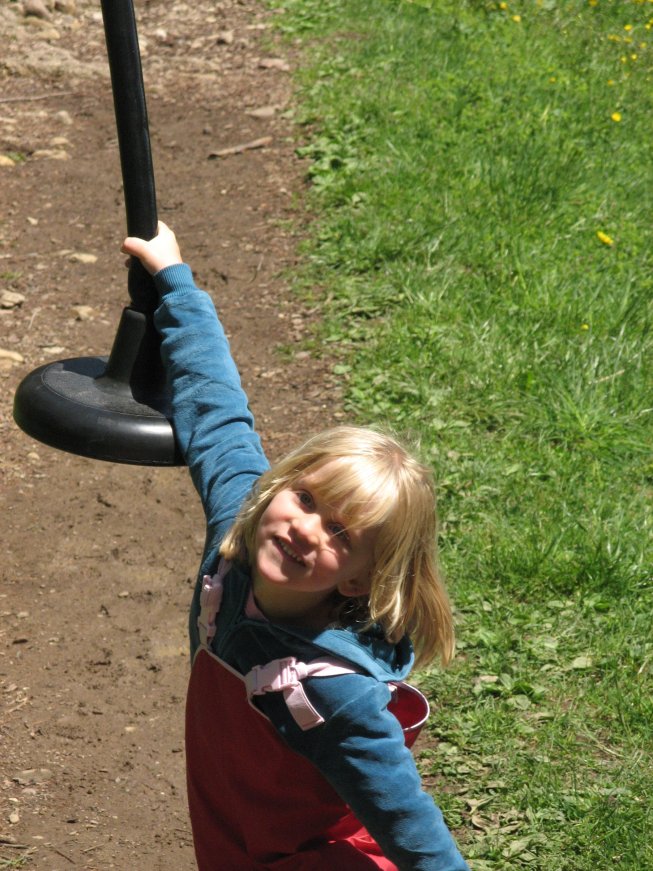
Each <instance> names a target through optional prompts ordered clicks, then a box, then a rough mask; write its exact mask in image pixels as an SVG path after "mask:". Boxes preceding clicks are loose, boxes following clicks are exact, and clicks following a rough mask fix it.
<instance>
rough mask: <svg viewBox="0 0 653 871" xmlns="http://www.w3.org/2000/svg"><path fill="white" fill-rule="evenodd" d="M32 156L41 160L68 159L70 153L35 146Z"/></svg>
mask: <svg viewBox="0 0 653 871" xmlns="http://www.w3.org/2000/svg"><path fill="white" fill-rule="evenodd" d="M32 157H36V158H37V159H39V158H40V159H43V160H70V155H69V154H68V152H67V151H61V150H58V149H55V148H37V149H36V151H35V152H34V153H33V154H32Z"/></svg>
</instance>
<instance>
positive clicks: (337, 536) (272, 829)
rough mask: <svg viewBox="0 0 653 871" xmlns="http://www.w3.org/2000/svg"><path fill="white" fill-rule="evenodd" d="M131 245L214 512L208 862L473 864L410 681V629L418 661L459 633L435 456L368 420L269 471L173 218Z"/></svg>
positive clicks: (199, 645) (203, 746) (205, 657)
mask: <svg viewBox="0 0 653 871" xmlns="http://www.w3.org/2000/svg"><path fill="white" fill-rule="evenodd" d="M122 250H123V251H124V252H125V253H127V254H130V255H132V256H135V257H138V258H140V259H141V261H142V263H143V264H144V266H145V268H146V269H148V271H149V272H150V273H152V274H153V275H154V280H155V284H156V286H157V289H158V291H159V293H160V295H161V304H160V307H159V308H158V309H157V311H156V313H155V324H156V327H157V329H158V330H159V332H160V334H161V337H162V346H161V353H162V357H163V361H164V365H165V367H166V371H167V375H168V380H169V385H170V390H171V396H172V405H173V419H174V426H175V433H176V436H177V439H178V441H179V444H180V446H181V450H182V452H183V455H184V457H185V459H186V461H187V463H188V466H189V469H190V473H191V475H192V477H193V481H194V483H195V486H196V487H197V490H198V492H199V495H200V497H201V499H202V504H203V506H204V509H205V513H206V518H207V538H206V542H207V543H206V548H205V553H204V557H203V560H202V565H201V567H200V573H199V580H198V584H197V587H196V591H195V596H194V599H193V605H192V609H191V617H190V637H191V653H192V657H193V666H192V670H191V677H190V683H189V690H188V698H187V709H186V759H187V779H188V796H189V806H190V814H191V821H192V826H193V838H194V843H195V852H196V857H197V863H198V867H199V868H200V871H255V869H256V871H263V869H274V871H334V869H339V871H377V869H385V871H396V869H403V871H409V869H410V871H463V869H467V871H468V867H467V865H466V863H465V862H464V860H463V859H462V857H461V855H460V853H459V852H458V849H457V848H456V845H455V843H454V841H453V839H452V837H451V834H450V833H449V831H448V829H447V827H446V825H445V823H444V821H443V818H442V814H441V812H440V810H439V809H438V808H437V806H436V805H435V803H434V802H433V800H432V798H431V797H430V796H429V795H428V794H427V793H426V792H424V791H423V790H422V788H421V784H420V778H419V774H418V772H417V769H416V767H415V764H414V761H413V757H412V755H411V753H410V750H409V749H408V747H407V744H406V736H405V733H404V729H403V728H402V722H400V720H402V721H403V726H405V727H407V729H408V730H409V731H410V727H415V726H416V725H419V722H420V720H422V721H423V719H424V714H423V711H422V709H421V707H420V702H421V700H422V698H423V697H421V695H420V694H418V693H417V692H416V691H414V690H413V691H411V688H409V687H407V686H406V685H405V684H403V683H402V682H403V680H404V678H405V677H406V676H407V674H408V673H409V671H410V669H411V667H412V666H413V662H414V660H415V656H414V654H413V647H412V644H411V641H409V637H408V636H409V634H410V636H411V638H412V643H413V644H414V645H415V649H416V652H417V662H418V663H421V664H425V663H427V662H428V661H430V660H431V659H432V658H433V657H434V655H439V656H440V658H441V660H442V661H443V662H445V663H446V662H447V660H448V659H449V658H450V656H451V654H452V649H453V628H452V620H451V611H450V608H449V604H448V601H447V597H446V593H445V591H444V589H443V587H442V584H441V582H440V580H439V578H438V574H437V566H436V559H435V540H436V528H435V507H434V494H433V488H432V483H431V479H430V476H429V473H428V471H427V470H426V469H425V468H424V467H423V466H421V465H420V464H419V463H418V462H416V460H414V459H413V458H412V457H411V456H410V455H408V454H407V453H406V451H405V450H404V449H403V448H402V447H401V445H399V444H398V443H397V442H396V441H395V440H394V439H392V438H389V437H388V436H385V435H381V434H379V433H376V432H373V431H370V430H366V429H361V428H357V427H340V428H336V429H335V430H331V431H329V432H326V433H323V434H322V435H318V436H316V437H314V438H313V439H310V440H309V441H308V442H307V443H306V444H305V445H303V446H302V447H300V448H299V449H297V450H296V451H294V452H293V453H292V454H290V456H288V457H287V458H286V459H284V460H282V461H281V462H279V463H278V464H277V465H276V466H275V467H274V468H272V469H270V468H269V465H268V463H267V460H266V459H265V456H264V454H263V451H262V448H261V444H260V441H259V438H258V435H257V434H256V432H255V430H254V426H253V419H252V416H251V414H250V411H249V408H248V405H247V397H246V396H245V394H244V392H243V390H242V388H241V386H240V379H239V376H238V372H237V369H236V367H235V364H234V362H233V360H232V358H231V355H230V352H229V346H228V343H227V340H226V338H225V335H224V332H223V330H222V327H221V325H220V323H219V321H218V318H217V315H216V312H215V308H214V306H213V303H212V302H211V299H210V297H209V296H208V295H207V294H206V293H204V292H203V291H200V290H198V289H197V288H196V287H195V284H194V282H193V278H192V274H191V271H190V269H189V267H188V266H186V265H184V264H183V263H182V259H181V255H180V252H179V248H178V246H177V242H176V240H175V236H174V234H173V233H172V231H171V230H169V229H168V228H167V227H166V226H165V225H164V224H160V225H159V230H158V233H157V236H156V237H155V238H154V239H153V240H151V241H149V242H146V241H144V240H142V239H135V238H128V239H126V240H125V242H124V244H123V248H122ZM282 389H283V385H282ZM415 702H417V707H418V713H417V714H415V712H414V710H413V709H414V707H415ZM406 711H408V714H407V713H406ZM408 743H410V741H409V742H408Z"/></svg>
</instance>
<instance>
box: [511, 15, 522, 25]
mask: <svg viewBox="0 0 653 871" xmlns="http://www.w3.org/2000/svg"><path fill="white" fill-rule="evenodd" d="M512 20H513V21H516V22H517V24H519V22H520V21H521V15H513V16H512Z"/></svg>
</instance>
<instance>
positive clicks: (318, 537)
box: [292, 514, 324, 547]
mask: <svg viewBox="0 0 653 871" xmlns="http://www.w3.org/2000/svg"><path fill="white" fill-rule="evenodd" d="M292 527H293V529H294V531H295V533H296V534H297V536H298V537H299V538H300V539H301V540H302V541H305V542H306V543H307V544H310V545H311V546H312V547H319V546H320V545H321V543H322V537H323V532H324V530H323V526H322V520H321V518H320V516H319V515H318V514H303V515H302V516H301V517H296V518H295V519H294V520H293V522H292Z"/></svg>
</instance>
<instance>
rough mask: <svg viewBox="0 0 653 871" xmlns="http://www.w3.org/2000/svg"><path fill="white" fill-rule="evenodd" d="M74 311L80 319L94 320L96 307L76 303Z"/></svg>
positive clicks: (77, 318)
mask: <svg viewBox="0 0 653 871" xmlns="http://www.w3.org/2000/svg"><path fill="white" fill-rule="evenodd" d="M73 311H74V312H75V315H76V320H78V321H92V320H93V318H94V317H95V314H96V312H95V309H94V308H91V306H90V305H74V306H73Z"/></svg>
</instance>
